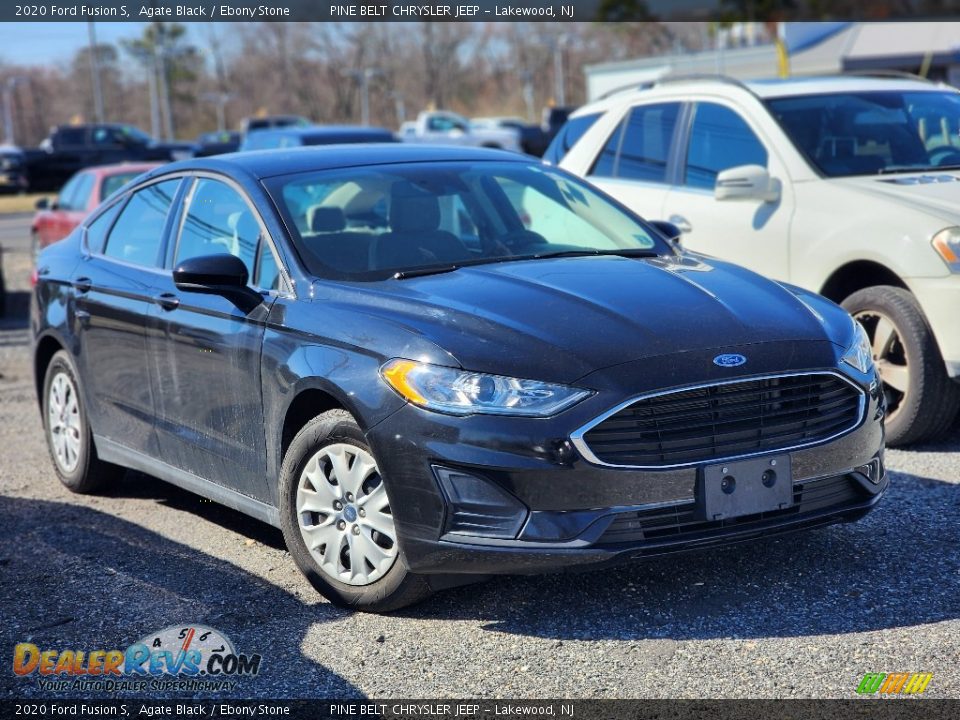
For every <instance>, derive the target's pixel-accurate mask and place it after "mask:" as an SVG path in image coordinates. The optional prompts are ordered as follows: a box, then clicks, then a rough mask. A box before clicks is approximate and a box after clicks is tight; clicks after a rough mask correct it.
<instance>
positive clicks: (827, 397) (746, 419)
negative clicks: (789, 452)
mask: <svg viewBox="0 0 960 720" xmlns="http://www.w3.org/2000/svg"><path fill="white" fill-rule="evenodd" d="M862 398H863V394H862V393H861V392H860V391H859V390H858V389H857V388H856V387H854V386H853V385H851V384H850V383H848V382H846V381H845V380H843V379H841V378H840V377H838V376H836V375H831V374H827V373H818V374H804V375H788V376H778V377H766V378H757V379H753V380H743V381H738V382H731V383H723V384H719V385H707V386H703V387H697V388H691V389H685V390H676V391H673V392H668V393H664V394H661V395H654V396H651V397H647V398H641V399H640V400H637V401H636V402H634V403H633V404H631V405H628V406H627V407H625V408H623V409H622V410H620V411H619V412H616V413H614V414H613V415H611V416H610V417H608V418H606V419H604V420H603V421H602V422H600V423H599V424H597V425H596V426H594V427H593V428H591V429H589V430H588V431H587V432H586V433H584V435H583V442H584V443H586V445H587V447H588V448H589V450H590V452H591V453H592V454H593V455H594V456H595V457H596V458H598V459H599V460H600V461H602V462H604V463H607V464H608V465H631V466H642V467H669V466H676V465H687V464H693V463H699V462H704V461H710V460H717V459H720V458H732V457H737V456H741V455H749V454H752V453H757V452H767V451H776V450H786V449H789V448H795V447H801V446H804V445H812V444H814V443H818V442H822V441H824V440H827V439H829V438H833V437H836V436H838V435H841V434H843V433H845V432H848V431H849V430H852V429H853V428H854V427H856V426H857V424H858V423H859V422H860V415H861V412H862V410H861V408H862Z"/></svg>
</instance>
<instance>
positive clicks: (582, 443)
mask: <svg viewBox="0 0 960 720" xmlns="http://www.w3.org/2000/svg"><path fill="white" fill-rule="evenodd" d="M822 375H831V376H833V377H835V378H838V379H840V380H842V381H843V382H845V383H847V384H848V385H850V387H852V388H853V389H854V390H855V391H856V392H857V395H858V397H859V407H858V410H857V418H856V420H855V421H854V422H853V423H852V424H851V425H850V426H849V427H846V428H844V429H842V430H839V431H838V432H836V433H834V434H833V435H830V436H829V437H826V438H818V439H816V440H812V441H810V442H805V443H799V444H794V445H785V446H783V447H777V448H769V449H765V450H760V451H757V452H751V453H743V454H738V455H725V456H722V457H716V458H706V459H704V460H693V461H686V462H682V463H674V464H663V465H619V464H615V463H608V462H605V461H603V460H601V459H600V458H598V457H597V456H596V455H595V454H594V453H593V451H592V450H591V449H590V446H589V445H588V444H587V442H586V440H585V439H584V435H586V434H587V433H588V432H590V431H591V430H592V429H593V428H595V427H596V426H597V425H599V424H600V423H602V422H603V421H605V420H607V419H609V418H610V417H612V416H614V415H616V414H617V413H618V412H620V411H621V410H624V409H626V408H628V407H630V406H631V405H633V404H635V403H637V402H640V401H642V400H648V399H650V398H655V397H662V396H664V395H672V394H674V393H682V392H688V391H691V390H701V389H704V388H710V387H719V386H723V385H735V384H738V383H746V382H754V381H758V380H777V379H779V378H795V377H815V376H822ZM866 400H867V396H866V393H865V392H864V391H863V388H861V387H860V386H859V385H857V384H856V383H855V382H854V381H853V380H852V379H850V378H848V377H847V376H846V375H843V374H842V373H840V372H837V371H835V370H804V371H800V372H792V373H774V374H770V375H750V376H744V377H738V378H734V379H731V380H721V381H719V382H707V383H699V384H696V385H683V386H680V387H675V388H670V389H669V390H658V391H655V392H649V393H643V394H642V395H637V396H635V397H632V398H630V399H629V400H625V401H624V402H622V403H620V404H619V405H616V406H615V407H613V408H611V409H610V410H607V411H606V412H605V413H603V414H602V415H600V416H599V417H597V418H594V419H593V420H591V421H590V422H588V423H587V424H586V425H583V426H582V427H580V428H577V429H576V430H575V431H574V432H572V433H571V434H570V441H571V442H572V443H573V446H574V447H575V448H576V449H577V451H578V452H579V453H580V455H581V457H583V459H584V460H586V461H587V462H588V463H590V464H591V465H597V466H600V467H608V468H621V469H626V470H671V469H677V468H685V467H697V466H699V465H713V464H716V463H722V462H727V461H732V460H742V459H746V458H751V457H759V456H761V455H773V454H776V453H783V452H789V451H793V450H800V449H802V448H807V447H814V446H816V445H823V444H824V443H828V442H830V441H831V440H836V439H837V438H839V437H842V436H844V435H847V434H849V433H851V432H853V431H854V430H855V429H857V428H858V427H860V425H862V424H863V419H864V411H865V409H866Z"/></svg>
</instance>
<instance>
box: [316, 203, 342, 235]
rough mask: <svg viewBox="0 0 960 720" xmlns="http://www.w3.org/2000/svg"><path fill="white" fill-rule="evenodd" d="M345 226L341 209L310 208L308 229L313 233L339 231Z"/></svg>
mask: <svg viewBox="0 0 960 720" xmlns="http://www.w3.org/2000/svg"><path fill="white" fill-rule="evenodd" d="M346 226H347V218H346V216H345V215H344V214H343V210H341V209H340V208H336V207H315V208H311V216H310V230H311V231H312V232H315V233H328V232H340V231H341V230H343V229H344V228H345V227H346Z"/></svg>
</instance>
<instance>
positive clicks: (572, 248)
mask: <svg viewBox="0 0 960 720" xmlns="http://www.w3.org/2000/svg"><path fill="white" fill-rule="evenodd" d="M265 184H266V186H267V189H268V190H269V192H270V194H271V195H272V197H273V199H274V202H275V203H276V205H277V207H279V208H280V211H281V214H282V215H283V218H284V221H285V223H286V225H287V227H288V229H289V230H290V233H291V235H292V236H293V240H294V244H295V245H296V246H297V249H298V251H299V253H300V255H301V257H302V258H303V261H304V263H305V264H306V265H307V267H308V268H309V269H310V271H311V272H312V273H314V274H316V275H319V276H321V277H337V278H346V279H356V280H374V279H381V278H386V277H390V276H392V275H394V274H396V273H404V274H406V273H408V272H410V271H421V270H422V271H429V269H431V268H437V269H450V268H452V267H459V266H462V265H472V264H480V263H488V262H502V261H507V260H522V259H533V258H540V257H546V256H556V255H567V254H574V255H579V254H587V255H599V254H617V255H657V254H662V253H669V252H670V248H669V246H668V245H667V243H666V242H665V241H664V240H663V239H662V238H660V237H659V236H658V234H657V233H656V231H654V230H652V229H649V228H648V227H647V226H646V225H645V224H644V223H643V222H642V221H641V220H640V219H639V218H638V217H636V216H635V215H632V214H630V213H629V212H628V211H626V210H625V209H623V208H621V207H620V206H618V205H616V204H614V203H613V202H611V201H610V200H609V199H607V198H606V197H604V196H602V195H600V194H599V193H598V192H597V191H596V190H593V189H591V188H590V187H589V186H588V185H586V184H585V183H583V182H581V181H580V180H577V179H576V178H573V177H572V176H570V175H568V174H567V173H564V172H563V171H560V170H555V169H553V168H548V167H544V166H540V165H536V164H525V163H517V162H480V163H456V162H450V163H436V164H429V165H427V164H406V165H404V164H398V165H390V166H379V167H369V168H350V169H342V170H327V171H318V172H309V173H298V174H295V175H287V176H280V177H274V178H270V179H269V180H267V181H266V182H265ZM417 274H425V273H417Z"/></svg>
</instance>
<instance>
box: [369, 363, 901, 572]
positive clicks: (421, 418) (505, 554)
mask: <svg viewBox="0 0 960 720" xmlns="http://www.w3.org/2000/svg"><path fill="white" fill-rule="evenodd" d="M758 354H759V353H758V352H756V351H755V352H754V353H753V355H754V356H756V355H758ZM711 357H712V354H711ZM695 360H696V358H680V359H678V360H676V361H674V362H673V364H672V367H673V368H674V369H679V370H680V371H682V370H683V365H684V363H685V362H687V361H690V362H693V361H695ZM647 362H650V361H647ZM661 362H662V361H661ZM635 365H636V364H634V363H630V364H627V365H626V366H624V367H621V368H620V369H618V370H617V371H615V372H611V373H607V374H606V375H605V377H603V378H592V377H591V383H592V384H591V385H586V386H587V387H593V388H595V389H597V390H598V392H597V394H596V395H595V396H594V397H592V398H590V399H588V400H586V401H584V402H582V403H580V404H579V405H577V406H575V407H574V408H571V409H570V410H568V411H566V412H564V413H561V414H560V415H559V416H557V417H554V418H548V419H536V420H533V419H525V418H509V417H495V416H484V415H476V416H472V417H465V418H464V417H451V416H447V415H441V414H438V413H433V412H429V411H426V410H423V409H421V408H418V407H415V406H412V405H408V406H405V407H404V408H402V409H401V410H400V411H398V412H397V413H395V414H394V415H392V416H390V417H389V418H387V419H386V420H384V421H383V422H381V423H379V424H378V425H376V426H375V427H373V428H372V429H370V430H369V431H368V439H369V440H370V443H371V445H372V446H373V449H374V451H375V453H376V455H377V458H378V462H379V464H380V469H381V472H382V473H383V475H384V477H385V479H386V483H387V492H388V494H389V496H390V500H391V509H392V511H393V515H394V520H395V522H396V525H397V532H398V537H399V544H400V548H401V550H402V552H403V554H404V558H405V560H406V563H407V565H408V567H410V569H411V570H413V571H414V572H419V573H441V574H497V573H509V574H523V573H537V572H543V571H551V570H565V569H572V568H576V567H583V566H588V565H590V566H592V565H596V564H603V563H612V562H618V561H623V560H630V559H634V558H638V557H649V556H653V555H661V554H664V553H671V552H676V551H679V550H688V549H696V548H701V547H705V546H710V545H716V544H726V543H733V542H740V541H744V540H749V539H752V538H756V537H759V536H765V535H771V534H777V533H782V532H789V531H793V530H800V529H805V528H809V527H817V526H821V525H826V524H830V523H835V522H843V521H851V520H856V519H858V518H860V517H862V516H863V515H864V514H866V513H867V512H869V511H870V510H871V509H872V508H873V507H874V505H875V504H876V503H877V502H878V501H879V499H880V497H881V496H882V494H883V492H884V491H885V490H886V487H887V484H888V481H887V478H886V476H885V475H883V474H882V473H881V476H880V477H879V478H874V480H875V481H876V482H872V481H870V480H869V479H868V478H867V477H865V476H864V475H862V474H861V473H859V472H856V471H855V470H854V469H855V468H858V467H860V466H863V465H865V464H867V463H869V462H870V461H871V460H873V459H874V458H878V459H879V460H880V461H881V468H882V448H883V425H882V415H883V410H882V397H881V395H880V393H879V383H877V382H876V378H875V377H873V378H867V377H864V378H860V379H859V380H858V381H857V384H858V386H859V387H860V388H861V390H862V391H863V392H864V393H865V396H866V399H865V405H864V413H863V416H862V418H863V419H862V421H861V422H860V424H859V425H858V426H857V427H856V428H855V429H853V430H851V431H850V432H848V433H846V434H844V435H843V436H841V437H839V438H836V439H834V440H830V441H828V442H826V443H823V444H821V445H816V446H812V447H805V448H802V449H798V450H794V451H790V452H789V455H790V462H791V467H792V478H793V492H794V495H793V504H792V505H791V506H790V507H788V508H785V509H783V510H777V511H774V512H768V513H760V514H757V515H748V516H741V517H735V518H732V519H727V520H717V521H707V520H706V519H705V518H704V517H703V516H702V514H699V513H698V497H697V487H698V477H699V476H700V475H701V474H702V468H701V467H700V466H696V465H694V466H688V467H681V468H671V469H642V470H640V469H628V468H612V467H603V466H598V465H595V464H592V463H590V462H588V461H587V460H585V459H584V458H583V457H582V456H581V454H580V453H579V452H578V451H577V449H576V448H575V447H574V445H573V443H572V442H571V440H570V435H571V433H572V432H573V431H574V430H575V429H576V428H578V427H580V426H582V425H583V424H584V423H586V422H588V421H589V420H591V419H593V418H596V417H597V416H599V415H600V414H602V413H603V412H604V411H605V410H607V409H609V408H610V407H612V406H614V405H616V404H617V402H619V401H620V400H622V399H623V398H624V396H625V395H626V396H630V395H635V394H637V393H635V392H626V393H625V392H624V385H625V384H629V385H630V386H631V389H632V388H633V387H636V385H637V383H636V378H637V377H644V375H643V374H640V373H637V372H636V371H637V370H638V368H637V367H635ZM757 365H761V363H759V362H758V363H757ZM754 369H755V370H756V369H760V370H761V371H763V370H764V368H763V367H759V368H757V367H755V368H754ZM823 369H824V368H823V366H820V368H818V369H817V370H812V371H811V372H816V371H819V370H823ZM827 369H828V370H832V371H835V370H836V368H835V366H834V367H832V368H827ZM709 372H717V371H714V370H710V371H708V373H709ZM720 372H723V371H720ZM728 374H729V373H728ZM755 374H761V373H755ZM744 376H745V377H746V376H748V375H747V374H746V373H744ZM627 378H633V379H632V380H631V379H627ZM704 379H705V380H706V381H710V380H712V379H713V378H711V377H707V378H704ZM851 379H855V378H851ZM684 384H686V383H684ZM638 389H639V390H640V391H643V390H645V388H638ZM615 401H616V402H615ZM782 454H784V453H783V451H782V450H777V451H771V452H769V453H765V455H770V456H773V455H782ZM716 463H717V461H715V460H713V461H711V462H710V463H708V464H716ZM437 468H448V469H453V470H455V471H460V472H463V473H468V474H470V475H473V476H475V477H478V478H481V479H483V480H484V481H486V482H488V483H490V484H492V485H494V486H495V487H496V488H497V489H498V490H499V491H503V492H505V493H506V494H507V495H509V496H510V497H511V498H514V499H515V500H516V502H518V503H522V505H523V506H524V507H525V509H526V510H527V511H528V513H527V515H526V517H525V519H524V521H523V523H522V525H520V526H518V527H519V530H518V532H517V533H516V534H514V535H512V536H510V537H480V536H472V535H471V534H469V533H463V532H450V531H449V528H450V523H449V519H450V513H451V507H450V501H449V500H448V499H447V498H448V497H449V493H446V494H445V493H444V492H443V491H442V490H441V487H440V483H439V481H438V477H437Z"/></svg>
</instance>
